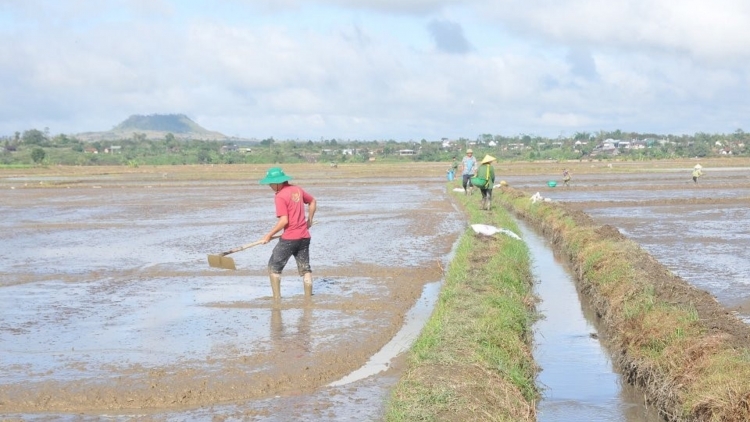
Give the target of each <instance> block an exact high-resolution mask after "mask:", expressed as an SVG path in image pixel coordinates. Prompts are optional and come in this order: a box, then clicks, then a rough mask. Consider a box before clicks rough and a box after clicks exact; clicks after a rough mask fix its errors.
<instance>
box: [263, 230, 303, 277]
mask: <svg viewBox="0 0 750 422" xmlns="http://www.w3.org/2000/svg"><path fill="white" fill-rule="evenodd" d="M292 256H294V259H295V261H297V271H299V275H305V274H306V273H311V272H312V269H311V268H310V238H307V239H298V240H285V239H279V243H277V244H276V246H275V247H274V248H273V253H272V254H271V259H269V260H268V271H270V272H272V273H274V274H281V272H282V271H284V267H285V266H286V263H287V262H288V261H289V258H291V257H292Z"/></svg>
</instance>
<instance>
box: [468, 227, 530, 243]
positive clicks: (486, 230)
mask: <svg viewBox="0 0 750 422" xmlns="http://www.w3.org/2000/svg"><path fill="white" fill-rule="evenodd" d="M471 228H472V229H474V232H475V233H479V234H483V235H485V236H492V235H494V234H495V233H502V234H504V235H506V236H510V237H512V238H514V239H517V240H521V238H520V237H518V235H517V234H515V233H513V232H512V231H510V230H508V229H502V228H497V227H495V226H488V225H487V224H472V225H471Z"/></svg>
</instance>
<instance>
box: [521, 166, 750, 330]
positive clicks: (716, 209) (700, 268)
mask: <svg viewBox="0 0 750 422" xmlns="http://www.w3.org/2000/svg"><path fill="white" fill-rule="evenodd" d="M599 165H601V164H599ZM614 167H615V169H614V170H612V171H613V173H611V174H606V173H605V174H582V175H578V176H576V175H574V179H573V180H572V182H571V185H570V186H569V187H564V186H561V185H558V186H557V187H554V188H549V187H548V186H547V185H546V181H547V180H548V178H545V177H540V176H520V177H512V176H509V177H508V178H507V180H508V182H509V183H511V184H512V185H513V186H514V187H516V188H517V189H521V190H524V191H526V192H530V193H535V192H540V194H541V195H542V196H544V197H546V198H550V199H552V200H553V201H560V202H566V203H569V204H570V205H572V206H573V207H574V208H577V209H580V210H582V211H584V212H586V213H587V214H589V215H590V216H591V217H592V218H594V220H595V221H597V223H599V224H608V225H611V226H614V227H616V228H617V229H618V230H619V231H620V232H621V233H622V234H624V235H625V236H627V237H628V238H630V239H632V240H634V241H636V242H638V243H639V244H640V245H641V246H642V247H643V248H644V249H645V250H646V251H647V252H649V253H650V254H651V255H652V256H653V257H655V258H656V259H657V260H659V261H660V262H661V263H662V264H664V265H665V266H667V267H668V268H669V269H670V270H671V271H672V272H673V273H675V274H676V275H678V276H680V277H682V278H683V279H685V280H686V281H687V282H688V283H690V284H692V285H694V286H696V287H698V288H700V289H702V290H705V291H708V292H709V293H711V294H712V295H714V296H715V297H716V299H717V300H718V301H719V302H720V303H722V304H723V305H724V306H726V307H728V308H730V309H732V310H734V311H736V312H738V314H739V316H740V317H742V318H743V319H745V320H746V321H748V320H750V247H748V246H749V245H750V167H747V168H738V167H716V168H712V167H707V166H705V165H704V166H703V172H704V173H705V175H704V176H703V177H701V178H700V179H699V180H698V182H697V183H694V182H693V181H692V179H691V177H690V172H691V170H692V169H691V168H690V167H685V168H677V169H669V170H664V171H662V172H656V173H654V172H645V171H643V172H639V171H634V172H628V173H614V171H616V170H617V169H616V167H617V164H615V165H614ZM607 171H609V170H607ZM555 176H556V175H549V176H548V177H549V178H552V179H554V178H555ZM558 178H559V177H558Z"/></svg>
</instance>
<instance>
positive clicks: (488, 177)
mask: <svg viewBox="0 0 750 422" xmlns="http://www.w3.org/2000/svg"><path fill="white" fill-rule="evenodd" d="M495 161H497V159H496V158H495V157H493V156H491V155H489V154H488V155H485V156H484V158H482V161H481V164H480V166H479V168H478V169H477V175H476V178H477V179H481V180H484V181H485V182H484V184H481V185H480V186H477V187H478V188H479V191H480V192H482V209H483V210H488V211H489V210H490V208H491V203H492V187H493V186H494V185H495V168H494V167H493V166H492V163H493V162H495Z"/></svg>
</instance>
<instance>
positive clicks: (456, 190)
mask: <svg viewBox="0 0 750 422" xmlns="http://www.w3.org/2000/svg"><path fill="white" fill-rule="evenodd" d="M463 191H464V188H453V192H463Z"/></svg>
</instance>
